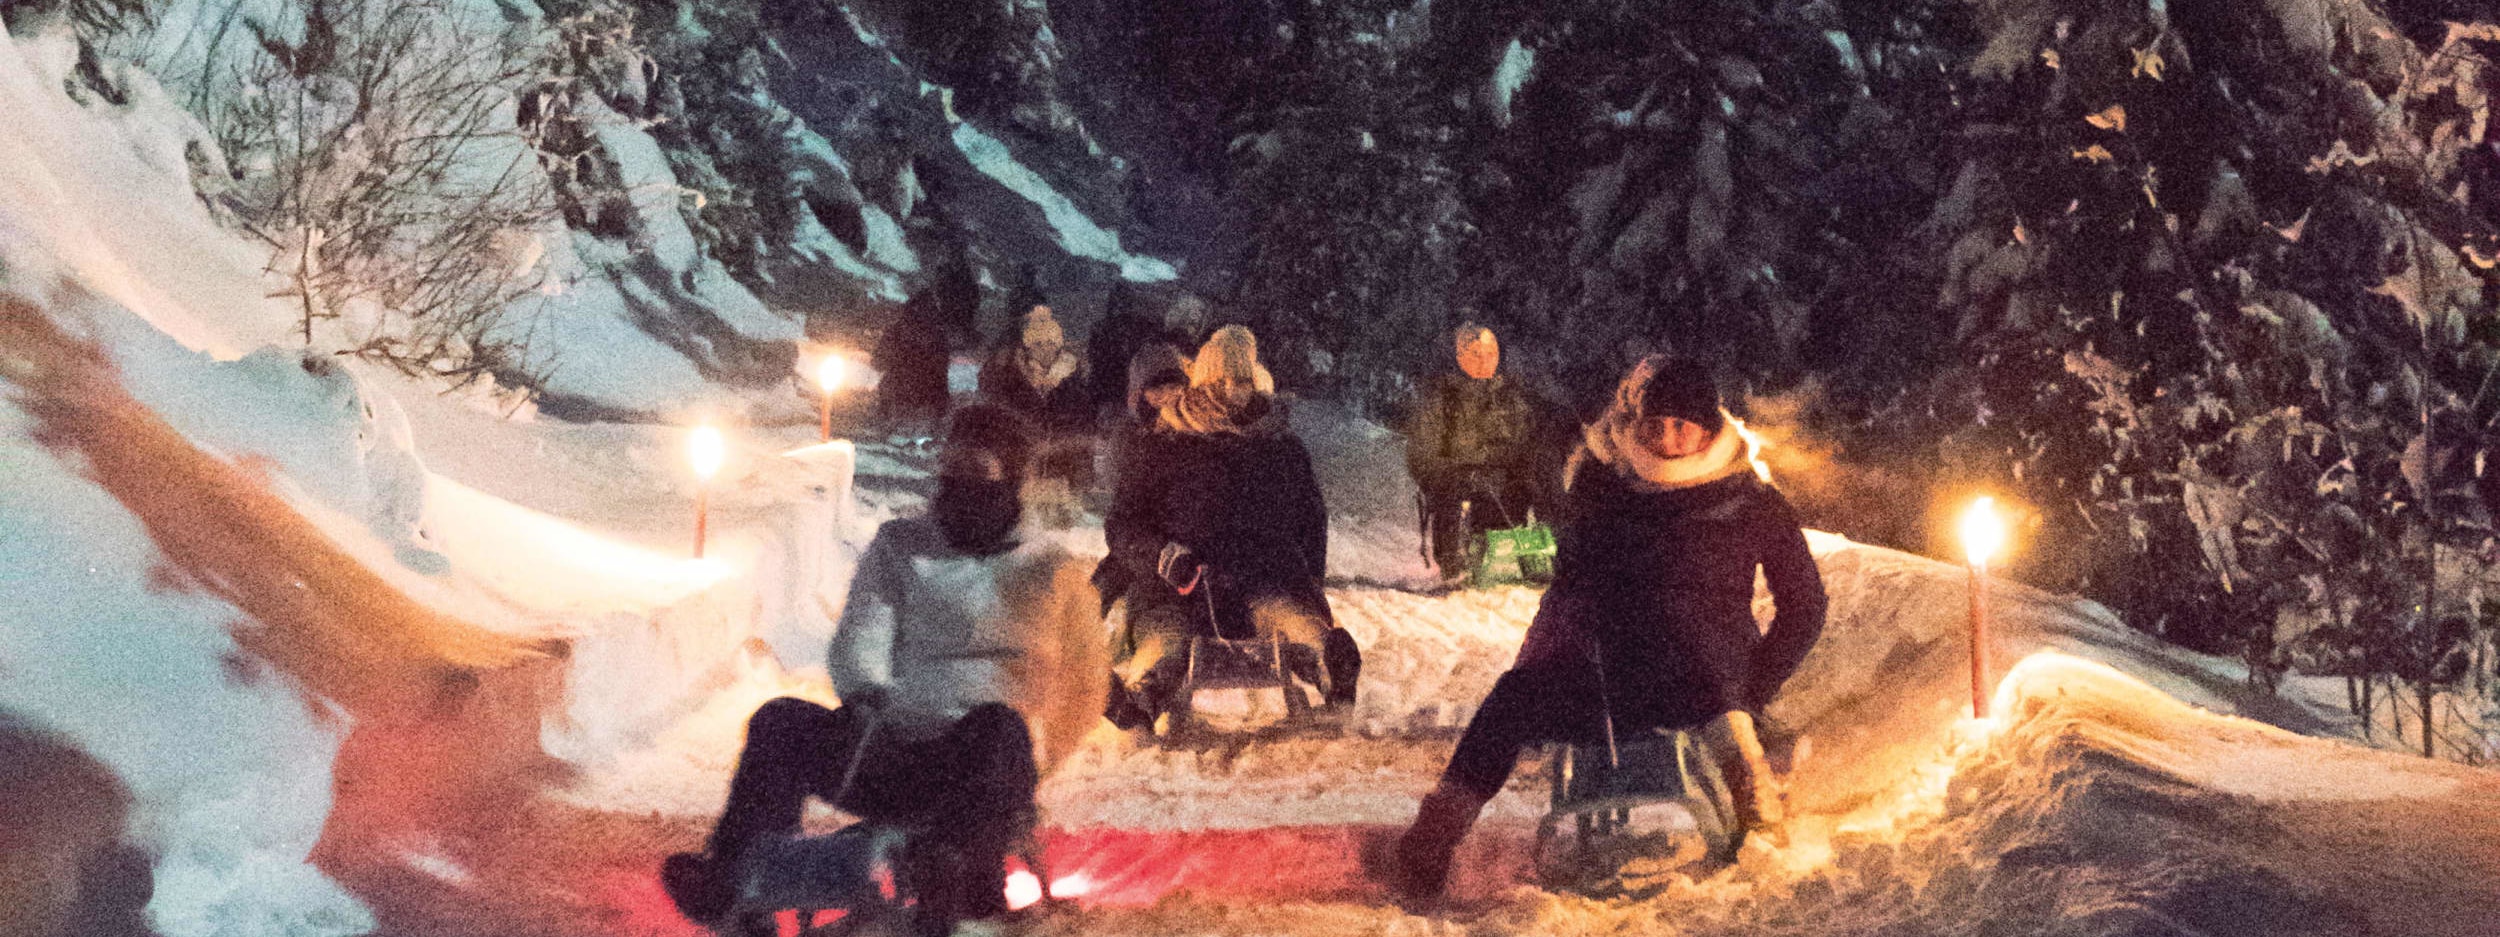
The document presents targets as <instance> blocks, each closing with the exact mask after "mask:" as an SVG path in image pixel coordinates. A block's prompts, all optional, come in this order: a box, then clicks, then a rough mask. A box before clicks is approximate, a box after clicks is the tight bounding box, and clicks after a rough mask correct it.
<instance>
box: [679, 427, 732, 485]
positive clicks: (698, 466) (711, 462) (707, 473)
mask: <svg viewBox="0 0 2500 937" xmlns="http://www.w3.org/2000/svg"><path fill="white" fill-rule="evenodd" d="M686 458H687V460H688V461H689V462H692V463H693V464H694V475H695V477H696V478H700V479H702V480H704V481H711V480H712V476H714V475H718V474H720V467H721V463H723V462H726V461H728V459H729V443H728V441H727V440H724V439H722V438H721V434H720V430H718V429H715V428H713V427H712V425H711V424H709V423H706V424H704V425H702V426H697V427H695V428H694V432H692V433H689V434H687V436H686Z"/></svg>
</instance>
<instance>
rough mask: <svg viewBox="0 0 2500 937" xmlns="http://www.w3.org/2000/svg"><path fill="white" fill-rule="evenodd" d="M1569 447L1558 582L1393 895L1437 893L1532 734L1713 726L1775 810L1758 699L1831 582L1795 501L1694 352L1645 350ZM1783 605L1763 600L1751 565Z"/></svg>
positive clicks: (1742, 807) (1751, 794)
mask: <svg viewBox="0 0 2500 937" xmlns="http://www.w3.org/2000/svg"><path fill="white" fill-rule="evenodd" d="M1584 435H1585V442H1584V445H1583V448H1582V449H1581V451H1580V452H1579V453H1577V454H1576V455H1574V456H1573V458H1572V462H1571V466H1570V469H1569V470H1568V475H1569V477H1570V479H1571V484H1570V489H1569V492H1568V494H1567V495H1566V496H1565V502H1564V519H1563V525H1562V529H1561V530H1560V532H1559V534H1558V539H1559V541H1560V542H1559V544H1558V551H1559V552H1558V553H1557V555H1556V556H1555V564H1554V565H1555V578H1554V585H1553V588H1551V589H1549V590H1547V592H1546V593H1545V597H1544V600H1543V602H1542V603H1541V604H1540V605H1539V606H1538V607H1537V615H1536V619H1535V621H1534V622H1532V623H1531V624H1530V625H1529V628H1528V634H1527V636H1526V638H1525V640H1524V642H1523V643H1522V645H1521V646H1520V649H1519V658H1518V660H1517V661H1516V662H1515V663H1513V664H1512V666H1511V669H1510V671H1509V672H1507V673H1504V674H1503V675H1502V677H1501V679H1500V680H1499V681H1497V682H1495V683H1494V685H1493V692H1492V693H1491V694H1490V695H1489V696H1487V697H1486V698H1485V701H1484V705H1483V706H1481V707H1480V708H1478V709H1477V711H1476V715H1475V718H1474V719H1472V720H1470V721H1469V722H1468V724H1467V731H1466V733H1465V734H1464V735H1463V736H1461V737H1460V739H1459V743H1458V750H1457V751H1456V752H1455V753H1453V754H1452V755H1451V756H1450V763H1449V767H1448V768H1447V769H1445V770H1444V771H1443V772H1442V775H1441V783H1440V785H1439V786H1438V787H1436V788H1434V789H1433V791H1432V793H1431V794H1429V795H1426V796H1425V798H1424V801H1423V804H1422V805H1421V807H1420V808H1419V809H1418V810H1417V813H1416V817H1415V823H1414V825H1413V826H1412V827H1410V828H1409V829H1408V830H1407V832H1406V835H1405V836H1404V837H1403V838H1401V839H1400V840H1399V842H1398V847H1397V864H1398V865H1397V870H1396V880H1395V881H1394V882H1392V885H1393V886H1394V887H1395V888H1396V889H1397V891H1398V892H1399V894H1400V896H1401V897H1403V898H1405V899H1407V900H1409V901H1416V902H1426V901H1430V900H1432V899H1434V898H1436V897H1438V896H1439V895H1440V893H1441V890H1442V885H1443V882H1444V880H1445V879H1446V878H1447V876H1448V873H1449V866H1450V856H1451V854H1452V852H1453V851H1455V850H1456V849H1457V846H1458V842H1459V840H1460V839H1462V838H1464V837H1465V836H1466V834H1467V828H1468V827H1469V826H1471V825H1473V823H1474V822H1475V818H1476V814H1477V812H1478V811H1479V810H1481V809H1482V808H1483V806H1484V803H1485V802H1486V801H1488V800H1491V799H1492V797H1493V795H1494V794H1496V793H1499V792H1500V791H1501V789H1502V783H1503V782H1504V781H1505V780H1507V779H1508V778H1509V777H1510V772H1511V767H1512V765H1513V764H1515V763H1516V762H1517V760H1518V757H1519V753H1520V751H1521V749H1523V748H1525V747H1526V746H1528V745H1532V744H1536V743H1539V742H1573V743H1587V744H1595V743H1599V742H1602V741H1603V740H1604V738H1605V737H1606V736H1605V733H1606V732H1607V725H1608V721H1609V720H1611V722H1612V725H1613V731H1614V732H1616V733H1617V734H1618V735H1621V734H1624V733H1630V732H1636V731H1644V730H1648V729H1653V728H1683V727H1690V726H1703V727H1705V730H1704V735H1705V737H1706V738H1707V739H1708V741H1709V745H1710V748H1711V750H1712V754H1713V755H1714V756H1715V760H1717V761H1718V762H1719V764H1720V770H1721V771H1722V772H1723V773H1724V774H1725V775H1726V776H1727V778H1728V783H1729V787H1730V788H1731V793H1733V794H1734V795H1735V798H1734V799H1735V801H1736V809H1737V814H1738V820H1739V822H1740V824H1741V825H1742V826H1743V827H1745V828H1748V829H1755V828H1760V827H1762V826H1764V825H1766V824H1774V823H1777V822H1778V820H1779V815H1778V812H1779V803H1778V800H1777V798H1776V797H1775V796H1773V793H1772V791H1771V790H1770V777H1769V774H1768V772H1769V768H1768V765H1767V764H1766V762H1765V759H1764V758H1763V756H1762V745H1761V742H1760V741H1759V739H1758V738H1757V737H1756V735H1755V732H1754V727H1753V717H1752V713H1754V712H1758V711H1760V710H1761V709H1762V708H1763V707H1764V706H1766V705H1768V704H1769V703H1770V701H1771V698H1772V697H1773V696H1774V695H1776V694H1777V693H1778V692H1779V688H1780V685H1781V684H1782V683H1784V682H1786V681H1787V680H1788V677H1789V675H1790V674H1793V673H1795V672H1796V670H1797V667H1798V665H1799V664H1800V663H1802V662H1803V661H1804V660H1805V656H1806V652H1807V651H1809V650H1811V649H1812V648H1813V646H1814V642H1815V639H1816V638H1817V637H1818V636H1820V635H1821V634H1822V630H1823V612H1824V607H1825V598H1824V594H1823V580H1822V576H1821V574H1820V572H1819V571H1818V570H1817V569H1816V568H1815V565H1814V557H1813V555H1812V554H1810V553H1808V552H1807V551H1806V539H1805V532H1804V530H1803V529H1802V528H1801V527H1800V526H1799V525H1798V522H1797V515H1796V511H1795V510H1794V509H1792V508H1790V507H1789V504H1788V500H1787V499H1786V498H1784V497H1782V496H1781V495H1780V493H1779V490H1778V489H1776V488H1773V487H1771V486H1770V485H1769V484H1767V483H1765V482H1764V481H1763V480H1761V479H1760V478H1758V477H1756V475H1755V474H1754V472H1753V471H1752V463H1751V460H1750V459H1749V458H1748V452H1747V447H1746V444H1745V442H1744V440H1743V438H1742V437H1741V435H1740V434H1739V433H1737V431H1736V428H1735V427H1734V426H1733V425H1732V423H1731V422H1730V421H1729V420H1728V418H1727V416H1726V414H1725V412H1724V411H1722V410H1721V409H1720V404H1719V395H1718V391H1717V389H1716V388H1715V387H1713V386H1712V385H1711V383H1710V379H1709V376H1708V373H1707V372H1706V371H1704V370H1703V369H1702V367H1701V366H1700V365H1698V364H1692V363H1687V362H1678V361H1674V360H1671V359H1667V358H1664V357H1655V356H1654V357H1651V358H1649V359H1647V360H1644V361H1642V362H1641V363H1640V364H1639V365H1638V366H1636V367H1635V368H1634V369H1633V370H1632V373H1631V374H1630V375H1628V376H1626V377H1625V378H1624V379H1623V382H1622V384H1621V385H1620V386H1619V387H1618V388H1617V390H1616V394H1615V398H1614V403H1613V404H1612V406H1610V407H1609V408H1608V409H1607V411H1606V413H1605V415H1604V416H1602V417H1600V418H1599V419H1598V421H1597V422H1596V423H1594V424H1592V425H1591V426H1590V427H1589V428H1588V431H1587V432H1586V433H1585V434H1584ZM1756 569H1759V570H1761V572H1762V575H1763V578H1764V579H1765V580H1766V581H1768V583H1769V584H1770V587H1771V596H1772V599H1773V601H1774V603H1775V604H1776V607H1777V612H1776V614H1775V616H1774V617H1773V619H1772V622H1771V627H1770V630H1769V631H1768V632H1764V631H1762V630H1760V628H1759V627H1758V626H1757V624H1756V623H1755V621H1754V617H1753V593H1754V572H1755V570H1756Z"/></svg>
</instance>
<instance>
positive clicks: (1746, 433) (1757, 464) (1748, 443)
mask: <svg viewBox="0 0 2500 937" xmlns="http://www.w3.org/2000/svg"><path fill="white" fill-rule="evenodd" d="M1727 422H1728V425H1729V426H1733V427H1736V435H1737V437H1738V438H1741V439H1743V440H1744V441H1745V460H1746V461H1748V462H1752V463H1753V473H1754V474H1755V475H1759V476H1761V477H1762V480H1763V481H1766V482H1767V481H1770V480H1771V463H1769V462H1765V461H1762V452H1763V450H1765V449H1769V448H1771V444H1770V443H1768V442H1764V441H1763V439H1762V434H1760V433H1757V432H1754V431H1753V427H1750V426H1746V425H1745V421H1743V420H1740V419H1737V418H1735V417H1733V416H1731V417H1728V418H1727Z"/></svg>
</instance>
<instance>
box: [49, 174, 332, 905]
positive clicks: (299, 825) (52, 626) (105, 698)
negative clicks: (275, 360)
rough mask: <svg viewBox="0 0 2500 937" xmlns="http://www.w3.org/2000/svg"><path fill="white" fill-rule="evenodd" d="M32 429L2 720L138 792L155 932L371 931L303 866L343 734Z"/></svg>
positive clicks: (230, 615)
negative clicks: (177, 583)
mask: <svg viewBox="0 0 2500 937" xmlns="http://www.w3.org/2000/svg"><path fill="white" fill-rule="evenodd" d="M0 175H5V173H0ZM33 429H34V423H33V421H32V420H30V419H29V418H28V416H27V414H26V413H25V411H24V410H23V409H22V408H21V407H18V406H16V405H13V404H0V478H6V479H8V482H7V484H5V485H0V528H5V530H0V596H5V597H7V598H6V599H5V600H0V673H5V674H6V678H5V679H0V713H6V714H11V715H14V716H16V717H19V718H23V719H29V720H32V721H33V722H34V723H35V724H36V725H38V726H41V727H43V728H46V729H50V730H53V731H56V732H59V733H61V734H63V735H65V736H66V737H67V738H69V739H70V740H72V741H73V742H74V743H76V744H77V745H78V746H79V747H80V748H82V749H83V750H85V751H86V752H87V753H88V754H91V755H94V756H95V757H96V758H98V759H100V760H102V761H103V762H104V764H106V765H107V766H109V767H110V768H111V769H112V770H113V772H114V773H115V774H116V775H118V776H119V777H120V779H121V780H122V782H123V783H124V784H126V785H128V787H129V788H130V790H131V792H132V794H133V795H134V797H135V798H136V801H137V804H138V807H139V810H138V814H137V816H136V817H135V819H134V821H133V823H132V827H131V829H130V830H128V831H127V832H126V834H125V835H126V837H127V838H128V839H129V840H130V841H131V842H133V843H134V844H137V845H139V846H140V847H141V848H143V849H144V850H145V851H147V852H148V853H149V854H150V855H152V856H153V857H154V860H155V862H154V864H155V869H154V875H155V896H154V898H153V899H152V900H150V902H149V905H148V914H149V918H150V921H151V923H152V924H153V926H154V927H155V928H156V929H157V930H159V931H161V932H163V933H165V934H168V935H171V937H206V935H236V937H244V935H258V934H300V935H332V934H352V933H361V932H364V931H367V930H370V929H371V928H372V927H373V924H374V921H373V919H372V917H371V916H370V915H369V914H367V913H366V912H365V910H364V908H363V907H362V906H361V905H360V904H358V903H357V902H356V901H355V900H354V899H353V898H350V897H349V896H348V895H347V894H346V893H345V892H343V891H341V890H340V889H339V888H338V887H337V886H336V885H334V884H332V883H331V882H330V881H329V880H328V879H326V878H324V877H323V876H322V874H321V873H320V872H319V871H317V870H315V869H314V868H313V867H312V866H311V865H310V864H308V863H307V862H306V861H305V857H306V856H307V855H308V854H309V853H310V852H311V850H312V846H313V844H314V842H315V841H316V840H317V839H318V838H319V837H320V835H321V829H322V823H323V821H324V819H325V818H326V816H327V815H328V813H329V805H330V764H331V761H332V759H333V758H335V757H336V755H337V751H338V745H339V740H340V738H341V737H342V736H343V735H344V733H345V729H346V727H345V725H344V724H343V723H342V722H341V720H340V719H339V718H338V716H337V714H335V713H332V712H328V711H325V710H323V709H321V708H320V707H318V706H317V705H314V704H311V703H309V701H308V700H307V699H306V697H305V695H304V693H303V691H302V689H301V688H300V687H298V686H297V685H295V683H294V682H293V681H292V680H291V679H289V678H287V677H285V676H283V675H279V674H274V673H271V672H269V671H268V670H267V669H266V667H265V665H261V664H257V663H254V662H253V658H252V657H251V656H250V655H249V654H247V653H246V652H245V651H244V650H243V649H242V648H241V647H240V646H238V645H237V644H236V643H235V641H234V639H233V637H232V636H230V635H229V633H228V631H227V628H228V626H229V625H230V624H231V623H233V622H235V621H237V620H238V619H240V618H242V617H243V616H242V613H241V612H240V611H239V610H237V609H236V608H235V607H234V606H232V605H230V604H227V603H226V602H223V601H220V600H217V599H213V598H210V597H207V596H205V595H201V594H198V593H196V592H193V591H189V590H179V589H167V588H164V587H163V586H161V585H159V583H160V582H161V581H162V578H161V577H162V575H163V570H162V568H161V566H162V563H163V562H164V561H163V559H162V557H161V556H160V555H159V554H158V553H157V551H156V548H155V546H154V545H153V544H152V543H151V542H150V540H149V534H148V531H147V530H146V529H144V528H143V527H142V526H141V525H140V524H139V523H138V521H137V520H135V519H134V518H132V517H131V515H130V513H129V512H128V511H127V510H126V509H125V508H124V507H123V506H122V505H121V504H120V503H118V502H117V501H115V500H114V499H113V498H112V497H111V496H110V495H108V494H106V493H105V492H104V491H102V490H100V489H98V488H97V487H96V486H95V485H94V484H93V483H91V482H89V481H87V480H85V479H83V478H80V477H78V475H77V474H75V472H74V470H73V466H72V465H71V464H69V463H65V462H63V461H62V460H61V459H59V458H58V457H57V456H56V455H55V454H54V453H53V452H50V451H47V450H46V449H45V448H44V447H42V446H40V445H37V444H36V443H34V442H33V441H32V440H31V439H30V438H29V437H30V434H31V432H32V431H33ZM62 806H63V807H67V805H62Z"/></svg>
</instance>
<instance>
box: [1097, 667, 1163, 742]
mask: <svg viewBox="0 0 2500 937" xmlns="http://www.w3.org/2000/svg"><path fill="white" fill-rule="evenodd" d="M1102 716H1103V718H1105V719H1108V720H1111V724H1112V725H1113V726H1115V727H1117V728H1119V729H1120V730H1122V731H1127V730H1130V729H1135V728H1139V727H1141V726H1151V725H1153V724H1154V721H1155V714H1154V713H1153V712H1150V711H1148V710H1147V709H1146V707H1145V706H1144V705H1142V704H1140V703H1139V702H1138V694H1134V693H1131V692H1129V688H1128V684H1125V683H1122V682H1120V675H1119V674H1116V673H1115V674H1112V675H1111V691H1110V695H1108V696H1106V697H1104V699H1103V710H1102Z"/></svg>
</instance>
